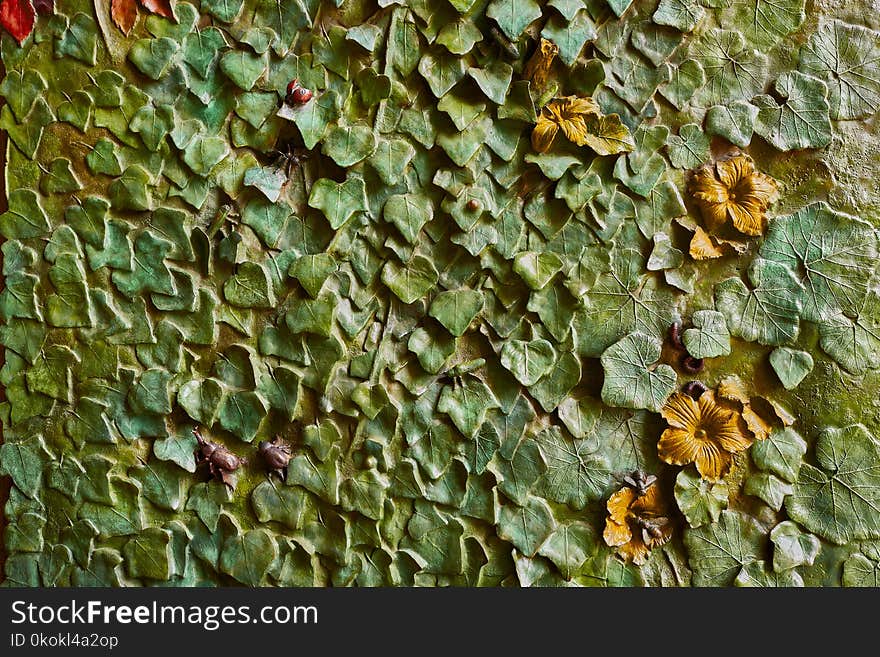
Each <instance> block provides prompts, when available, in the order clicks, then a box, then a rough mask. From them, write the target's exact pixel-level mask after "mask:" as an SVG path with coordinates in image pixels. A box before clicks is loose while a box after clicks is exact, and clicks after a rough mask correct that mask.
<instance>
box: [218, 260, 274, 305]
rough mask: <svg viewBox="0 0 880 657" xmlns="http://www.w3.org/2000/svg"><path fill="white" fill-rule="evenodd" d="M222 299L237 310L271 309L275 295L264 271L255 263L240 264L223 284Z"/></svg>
mask: <svg viewBox="0 0 880 657" xmlns="http://www.w3.org/2000/svg"><path fill="white" fill-rule="evenodd" d="M223 297H224V298H225V299H226V300H227V301H228V302H229V303H231V304H232V305H233V306H237V307H239V308H273V307H274V306H275V295H274V293H273V291H272V286H271V285H270V283H269V276H268V275H267V274H266V270H265V269H264V268H263V267H262V266H261V265H259V264H258V263H256V262H243V263H241V264H240V265H239V266H238V268H237V270H236V272H235V274H234V275H233V276H230V277H229V278H228V279H226V282H225V283H224V284H223Z"/></svg>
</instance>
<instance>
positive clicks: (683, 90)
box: [658, 0, 706, 110]
mask: <svg viewBox="0 0 880 657" xmlns="http://www.w3.org/2000/svg"><path fill="white" fill-rule="evenodd" d="M661 1H662V0H661ZM704 84H706V71H705V70H703V66H702V64H700V62H698V61H697V60H696V59H686V60H685V61H683V62H682V63H681V64H679V65H678V66H675V67H674V68H673V69H672V72H671V74H670V77H669V80H668V81H667V82H666V83H665V84H662V85H660V87H659V89H658V91H659V92H660V94H661V95H662V96H663V97H664V98H665V99H666V100H668V101H669V102H670V103H672V104H673V106H674V107H675V108H676V109H678V110H681V109H684V108H685V106H687V105H688V104H690V103H691V101H693V100H694V95H695V94H696V92H697V90H698V89H699V88H700V87H702V86H703V85H704Z"/></svg>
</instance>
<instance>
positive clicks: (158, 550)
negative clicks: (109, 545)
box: [122, 527, 171, 581]
mask: <svg viewBox="0 0 880 657" xmlns="http://www.w3.org/2000/svg"><path fill="white" fill-rule="evenodd" d="M122 555H123V557H125V568H126V571H127V572H128V574H129V575H130V576H131V577H145V578H148V579H155V580H159V581H165V580H167V579H168V578H170V577H171V532H170V531H168V530H166V529H159V528H158V527H147V528H146V529H145V530H144V531H143V532H141V533H140V534H138V535H137V536H135V537H133V538H130V539H129V540H128V541H127V542H126V544H125V545H124V546H123V547H122Z"/></svg>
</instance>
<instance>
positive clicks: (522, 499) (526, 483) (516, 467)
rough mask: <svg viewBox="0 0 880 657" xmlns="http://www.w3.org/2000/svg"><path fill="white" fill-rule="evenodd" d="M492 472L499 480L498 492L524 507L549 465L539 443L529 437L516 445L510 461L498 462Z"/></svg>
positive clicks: (502, 460) (504, 459)
mask: <svg viewBox="0 0 880 657" xmlns="http://www.w3.org/2000/svg"><path fill="white" fill-rule="evenodd" d="M492 471H493V472H494V473H495V474H496V475H497V478H498V482H499V483H498V490H499V491H501V492H502V493H504V495H506V496H507V497H508V498H510V499H511V500H512V501H513V502H515V503H516V504H519V505H520V506H522V505H523V504H526V503H527V501H528V499H529V492H530V491H531V489H532V487H533V486H534V484H535V482H536V481H537V480H538V479H539V478H540V477H541V475H542V474H544V473H545V472H546V471H547V465H546V463H545V462H544V458H543V456H542V455H541V450H540V449H539V448H538V444H537V442H536V441H535V440H533V439H531V438H530V437H529V438H526V439H523V440H522V441H520V443H519V444H518V445H516V447H515V448H514V450H513V453H512V454H511V455H510V458H509V459H508V458H503V459H499V460H497V461H496V462H495V465H493V469H492Z"/></svg>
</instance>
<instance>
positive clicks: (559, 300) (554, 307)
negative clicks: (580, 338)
mask: <svg viewBox="0 0 880 657" xmlns="http://www.w3.org/2000/svg"><path fill="white" fill-rule="evenodd" d="M579 307H580V305H579V304H578V301H577V299H575V297H574V296H572V295H571V293H569V292H568V291H567V290H565V289H564V288H560V287H559V286H557V285H549V286H547V287H545V288H544V289H543V290H540V291H536V292H532V294H531V296H530V297H529V303H528V304H527V306H526V308H527V310H530V311H531V312H534V313H537V314H538V318H539V319H540V320H541V323H542V324H543V325H544V328H546V329H547V330H548V331H549V332H550V335H552V336H553V337H554V338H555V339H556V340H557V341H559V342H564V341H565V339H566V338H567V337H568V334H569V332H570V331H571V323H572V320H573V319H574V315H575V312H577V310H578V308H579Z"/></svg>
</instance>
